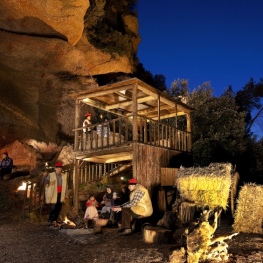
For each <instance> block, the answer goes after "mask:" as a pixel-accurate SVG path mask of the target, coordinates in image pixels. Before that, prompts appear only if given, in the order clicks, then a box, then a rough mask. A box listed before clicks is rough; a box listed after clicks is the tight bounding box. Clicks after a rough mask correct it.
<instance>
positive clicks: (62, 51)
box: [0, 0, 140, 146]
mask: <svg viewBox="0 0 263 263" xmlns="http://www.w3.org/2000/svg"><path fill="white" fill-rule="evenodd" d="M131 2H132V1H128V0H113V1H110V3H109V1H106V0H90V1H88V0H66V1H65V0H46V1H42V0H19V1H16V0H2V1H1V2H0V38H1V41H0V114H1V115H0V125H1V129H0V146H2V145H4V144H6V143H10V142H12V141H14V140H17V139H18V140H24V139H36V140H40V141H46V142H58V141H59V140H60V139H61V138H62V137H66V138H70V136H72V135H73V133H72V129H73V128H74V101H73V100H72V99H71V97H70V96H69V94H70V93H74V92H77V91H81V90H86V89H88V88H90V87H94V86H96V85H97V83H96V81H95V80H94V78H93V76H94V75H100V74H108V73H112V72H117V73H118V72H121V73H131V72H132V71H133V66H134V58H135V55H136V50H137V47H138V44H139V41H140V38H139V35H138V21H137V17H136V16H135V14H134V13H133V12H131Z"/></svg>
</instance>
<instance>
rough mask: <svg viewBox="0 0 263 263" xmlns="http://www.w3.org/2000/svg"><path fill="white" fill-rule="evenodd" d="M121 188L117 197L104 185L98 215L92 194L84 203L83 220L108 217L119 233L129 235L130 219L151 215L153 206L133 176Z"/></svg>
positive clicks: (147, 193)
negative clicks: (101, 205) (104, 189)
mask: <svg viewBox="0 0 263 263" xmlns="http://www.w3.org/2000/svg"><path fill="white" fill-rule="evenodd" d="M121 189H122V193H121V195H120V197H118V196H117V194H116V192H113V189H112V187H111V186H107V187H106V193H105V195H104V196H103V201H102V202H101V204H103V205H104V206H103V207H102V209H101V214H100V215H99V213H98V210H97V207H98V205H99V204H98V202H97V201H96V199H95V196H94V194H92V195H91V196H90V199H89V200H88V201H87V203H86V206H87V208H86V212H85V216H84V220H93V219H94V218H97V217H102V218H108V219H109V220H111V222H112V223H115V224H118V226H119V232H120V233H119V235H130V234H131V233H132V227H131V221H132V219H133V218H140V217H148V216H151V215H152V213H153V208H152V203H151V198H150V196H149V192H148V190H147V189H146V188H145V187H143V186H142V185H140V184H138V183H137V180H136V179H135V178H132V179H129V180H128V186H125V185H123V186H122V188H121Z"/></svg>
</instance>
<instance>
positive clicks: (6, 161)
mask: <svg viewBox="0 0 263 263" xmlns="http://www.w3.org/2000/svg"><path fill="white" fill-rule="evenodd" d="M0 169H1V170H0V180H3V177H4V176H5V175H6V174H11V172H12V169H13V160H12V159H11V158H10V157H9V156H8V152H7V151H5V152H3V160H2V161H1V163H0Z"/></svg>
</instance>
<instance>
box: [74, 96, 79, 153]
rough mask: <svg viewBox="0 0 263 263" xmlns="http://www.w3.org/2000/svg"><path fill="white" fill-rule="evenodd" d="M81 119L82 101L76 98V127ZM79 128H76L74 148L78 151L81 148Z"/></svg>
mask: <svg viewBox="0 0 263 263" xmlns="http://www.w3.org/2000/svg"><path fill="white" fill-rule="evenodd" d="M79 120H80V101H79V100H78V99H76V102H75V129H77V128H78V127H79ZM79 143H80V140H79V130H75V140H74V150H75V151H77V150H78V149H79Z"/></svg>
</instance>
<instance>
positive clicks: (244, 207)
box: [233, 183, 263, 234]
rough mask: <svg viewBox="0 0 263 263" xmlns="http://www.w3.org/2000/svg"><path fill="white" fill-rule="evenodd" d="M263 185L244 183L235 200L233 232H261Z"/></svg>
mask: <svg viewBox="0 0 263 263" xmlns="http://www.w3.org/2000/svg"><path fill="white" fill-rule="evenodd" d="M262 220H263V186H261V185H260V186H259V185H256V184H252V183H251V184H245V185H244V186H243V187H242V188H241V190H240V192H239V197H238V201H237V209H236V213H235V217H234V224H233V229H234V231H235V232H243V233H258V234H262Z"/></svg>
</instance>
